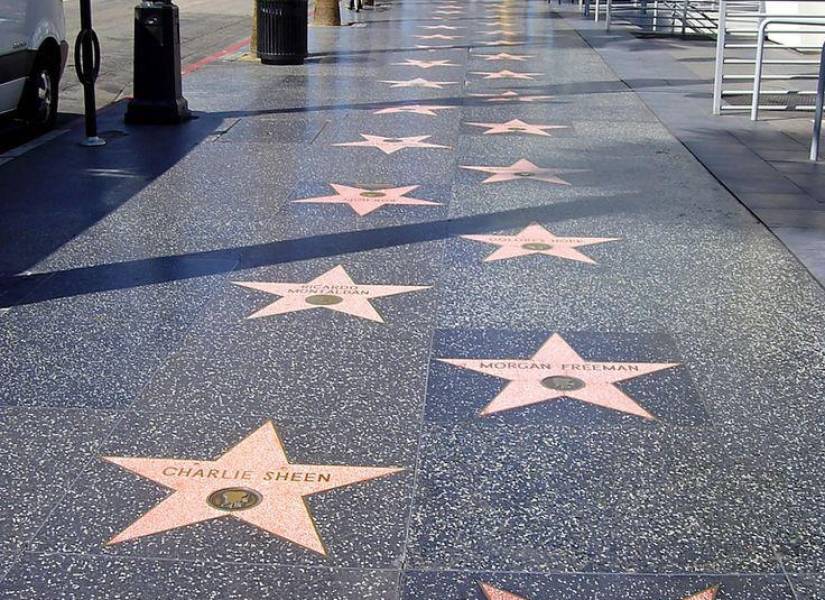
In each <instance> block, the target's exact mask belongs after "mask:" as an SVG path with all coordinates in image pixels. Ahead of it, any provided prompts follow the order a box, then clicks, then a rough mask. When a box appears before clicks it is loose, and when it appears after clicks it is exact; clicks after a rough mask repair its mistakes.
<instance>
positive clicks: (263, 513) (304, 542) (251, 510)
mask: <svg viewBox="0 0 825 600" xmlns="http://www.w3.org/2000/svg"><path fill="white" fill-rule="evenodd" d="M102 459H103V460H105V461H107V462H110V463H113V464H115V465H117V466H119V467H121V468H123V469H125V470H127V471H130V472H132V473H134V474H135V475H138V476H140V477H143V478H145V479H149V480H151V481H154V482H155V483H157V484H159V485H161V486H163V487H165V488H167V489H169V490H171V491H172V493H171V494H170V495H168V496H167V497H166V498H164V499H163V500H162V501H161V502H160V503H158V504H156V505H155V506H154V507H153V508H151V509H150V510H149V511H148V512H146V513H144V514H143V515H142V516H141V517H139V518H138V519H137V520H136V521H134V522H133V523H132V524H131V525H129V526H128V527H126V529H124V530H123V531H121V532H119V533H117V534H116V535H114V536H113V537H112V538H111V539H110V540H109V541H108V542H107V545H115V544H120V543H123V542H126V541H129V540H134V539H137V538H141V537H145V536H148V535H154V534H158V533H162V532H164V531H169V530H172V529H178V528H180V527H186V526H189V525H194V524H196V523H202V522H204V521H210V520H213V519H219V518H223V517H230V518H235V519H238V520H239V521H242V522H244V523H246V524H248V525H254V526H255V527H257V528H258V529H261V530H263V531H265V532H267V533H269V534H271V535H274V536H277V537H279V538H281V539H283V540H286V541H288V542H291V543H293V544H297V545H299V546H301V547H303V548H305V549H307V550H310V551H312V552H315V553H317V554H320V555H322V556H326V555H327V549H326V547H325V546H324V543H323V541H322V540H321V536H320V534H319V533H318V530H317V528H316V526H315V521H314V519H313V517H312V514H311V512H310V510H309V507H308V506H307V504H306V502H305V498H306V497H308V496H311V495H314V494H318V493H322V492H326V491H329V490H333V489H336V488H341V487H345V486H349V485H353V484H356V483H362V482H365V481H368V480H371V479H376V478H379V477H386V476H389V475H393V474H396V473H399V472H400V471H403V469H402V468H400V467H356V466H347V465H303V464H297V463H291V462H289V460H288V458H287V456H286V452H285V450H284V446H283V443H282V442H281V439H280V437H279V436H278V432H277V430H276V429H275V426H274V424H273V423H272V422H271V421H267V422H266V423H264V424H263V425H261V426H260V427H259V428H258V429H256V430H255V431H253V432H252V433H250V434H249V435H248V436H247V437H245V438H244V439H242V440H241V441H240V442H238V443H237V444H236V445H235V446H233V447H232V448H230V449H229V450H227V451H226V452H224V453H223V454H222V455H221V456H220V457H218V458H217V459H216V460H188V459H167V458H135V457H120V456H105V457H102Z"/></svg>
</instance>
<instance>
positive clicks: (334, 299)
mask: <svg viewBox="0 0 825 600" xmlns="http://www.w3.org/2000/svg"><path fill="white" fill-rule="evenodd" d="M304 301H305V302H306V303H307V304H313V305H315V306H332V305H333V304H340V303H341V302H343V301H344V299H343V298H341V296H336V295H335V294H315V295H314V296H307V297H306V298H305V300H304Z"/></svg>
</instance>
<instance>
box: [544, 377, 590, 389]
mask: <svg viewBox="0 0 825 600" xmlns="http://www.w3.org/2000/svg"><path fill="white" fill-rule="evenodd" d="M541 385H543V386H544V387H546V388H549V389H551V390H555V391H557V392H574V391H576V390H580V389H582V388H583V387H584V386H585V385H587V384H585V383H584V381H582V380H581V379H579V378H578V377H570V376H569V375H551V376H550V377H545V378H544V379H542V380H541Z"/></svg>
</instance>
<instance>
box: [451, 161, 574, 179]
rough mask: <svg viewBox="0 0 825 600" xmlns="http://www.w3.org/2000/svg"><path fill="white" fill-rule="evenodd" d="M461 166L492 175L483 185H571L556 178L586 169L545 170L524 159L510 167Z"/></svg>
mask: <svg viewBox="0 0 825 600" xmlns="http://www.w3.org/2000/svg"><path fill="white" fill-rule="evenodd" d="M459 166H460V167H461V168H462V169H470V170H472V171H482V172H484V173H492V176H491V177H488V178H487V179H485V180H484V181H482V182H481V183H497V182H499V181H510V180H511V179H532V180H536V181H546V182H547V183H555V184H557V185H570V183H569V182H567V181H565V180H564V179H560V178H559V177H556V176H557V175H562V174H564V173H581V172H583V171H584V169H544V168H542V167H537V166H536V165H534V164H533V163H531V162H530V161H529V160H526V159H524V158H522V159H519V160H517V161H516V162H514V163H513V164H512V165H510V166H509V167H471V166H465V165H459Z"/></svg>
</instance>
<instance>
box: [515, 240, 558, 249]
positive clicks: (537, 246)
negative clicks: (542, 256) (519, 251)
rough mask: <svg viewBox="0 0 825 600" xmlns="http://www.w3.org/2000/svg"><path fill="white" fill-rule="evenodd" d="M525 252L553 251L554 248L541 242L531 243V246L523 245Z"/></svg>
mask: <svg viewBox="0 0 825 600" xmlns="http://www.w3.org/2000/svg"><path fill="white" fill-rule="evenodd" d="M521 247H522V248H524V249H525V250H552V248H553V246H551V245H550V244H543V243H541V242H530V243H529V244H522V246H521Z"/></svg>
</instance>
